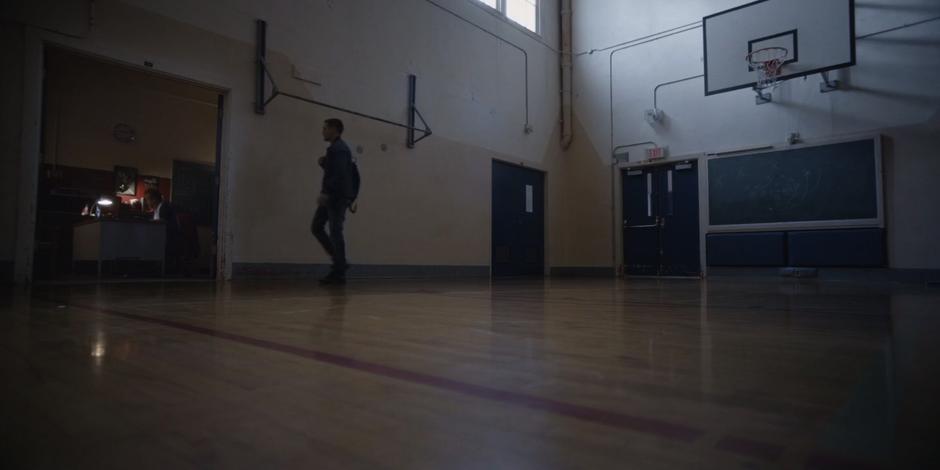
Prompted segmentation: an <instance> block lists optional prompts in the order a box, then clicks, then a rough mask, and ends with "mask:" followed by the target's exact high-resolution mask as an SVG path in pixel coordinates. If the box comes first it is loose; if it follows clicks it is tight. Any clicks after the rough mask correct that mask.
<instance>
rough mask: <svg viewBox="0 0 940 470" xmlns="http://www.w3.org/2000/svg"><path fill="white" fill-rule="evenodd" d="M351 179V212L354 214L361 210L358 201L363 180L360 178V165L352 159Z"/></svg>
mask: <svg viewBox="0 0 940 470" xmlns="http://www.w3.org/2000/svg"><path fill="white" fill-rule="evenodd" d="M349 177H350V183H351V186H352V188H350V189H352V194H350V197H349V212H352V213H353V214H355V213H356V211H357V210H359V206H358V205H357V204H356V199H357V198H358V197H359V185H360V183H361V182H362V180H361V179H360V177H359V165H357V164H356V160H354V159H350V161H349Z"/></svg>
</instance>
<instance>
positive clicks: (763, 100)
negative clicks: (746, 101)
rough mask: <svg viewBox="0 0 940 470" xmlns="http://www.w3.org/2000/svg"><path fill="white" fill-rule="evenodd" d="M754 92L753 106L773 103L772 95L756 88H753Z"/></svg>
mask: <svg viewBox="0 0 940 470" xmlns="http://www.w3.org/2000/svg"><path fill="white" fill-rule="evenodd" d="M754 92H755V93H757V96H755V97H754V104H756V105H762V104H767V103H773V101H774V95H773V93H769V92H765V91H764V90H760V89H758V88H754Z"/></svg>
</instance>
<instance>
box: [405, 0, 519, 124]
mask: <svg viewBox="0 0 940 470" xmlns="http://www.w3.org/2000/svg"><path fill="white" fill-rule="evenodd" d="M424 1H426V2H428V3H430V4H431V5H434V6H435V7H437V8H439V9H441V10H443V11H445V12H447V13H449V14H450V15H451V16H453V17H455V18H457V19H459V20H460V21H463V22H464V23H467V24H469V25H470V26H473V27H474V28H476V29H479V30H480V31H483V32H484V33H486V34H488V35H490V36H492V37H494V38H496V39H497V40H499V41H502V42H503V43H505V44H507V45H509V46H510V47H512V48H514V49H516V50H518V51H519V52H521V53H522V57H523V60H524V66H525V73H524V77H525V127H524V128H523V132H525V133H526V134H531V133H532V126H531V125H530V124H529V53H528V52H526V50H525V49H523V48H522V47H520V46H518V45H516V44H515V43H513V42H511V41H509V40H507V39H504V38H503V37H502V36H500V35H498V34H496V33H494V32H492V31H490V30H488V29H486V28H484V27H482V26H480V25H478V24H476V23H474V22H473V21H471V20H469V19H467V18H465V17H463V16H462V15H460V14H459V13H457V12H455V11H454V10H451V9H450V8H447V7H445V6H443V5H441V4H440V3H437V2H435V1H434V0H424Z"/></svg>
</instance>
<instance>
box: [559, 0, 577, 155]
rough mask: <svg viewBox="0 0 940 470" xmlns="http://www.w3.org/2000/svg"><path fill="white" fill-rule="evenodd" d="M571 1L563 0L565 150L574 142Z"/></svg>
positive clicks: (562, 133)
mask: <svg viewBox="0 0 940 470" xmlns="http://www.w3.org/2000/svg"><path fill="white" fill-rule="evenodd" d="M571 1H572V0H561V57H560V59H561V148H562V149H564V150H567V149H568V148H569V147H571V142H572V141H573V140H574V123H573V122H572V121H573V120H574V107H573V100H572V95H573V89H572V87H573V81H572V75H573V74H572V69H573V64H572V56H571V36H572V30H571Z"/></svg>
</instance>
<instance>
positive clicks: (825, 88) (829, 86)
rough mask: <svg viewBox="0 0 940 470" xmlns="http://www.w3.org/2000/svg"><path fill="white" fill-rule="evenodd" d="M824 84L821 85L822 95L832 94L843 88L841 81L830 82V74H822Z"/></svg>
mask: <svg viewBox="0 0 940 470" xmlns="http://www.w3.org/2000/svg"><path fill="white" fill-rule="evenodd" d="M819 75H821V76H822V79H823V82H822V83H820V84H819V92H820V93H831V92H833V91H837V90H840V89H841V88H842V82H841V81H839V80H829V72H820V73H819Z"/></svg>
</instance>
